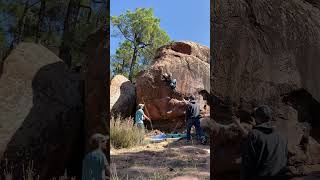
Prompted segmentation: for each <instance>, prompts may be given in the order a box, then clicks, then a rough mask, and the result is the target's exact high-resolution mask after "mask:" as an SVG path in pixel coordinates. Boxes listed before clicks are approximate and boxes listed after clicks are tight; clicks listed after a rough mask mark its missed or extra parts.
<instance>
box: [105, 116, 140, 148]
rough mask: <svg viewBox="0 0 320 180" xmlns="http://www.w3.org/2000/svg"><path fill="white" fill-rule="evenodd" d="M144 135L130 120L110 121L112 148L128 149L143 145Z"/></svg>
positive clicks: (113, 119) (118, 119)
mask: <svg viewBox="0 0 320 180" xmlns="http://www.w3.org/2000/svg"><path fill="white" fill-rule="evenodd" d="M143 139H144V133H143V131H141V130H140V129H139V128H138V127H137V126H135V125H133V120H132V119H131V118H128V119H123V120H122V119H121V118H117V119H115V118H112V119H111V121H110V142H111V145H112V147H114V148H130V147H133V146H136V145H139V144H142V143H143Z"/></svg>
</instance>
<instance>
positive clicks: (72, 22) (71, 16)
mask: <svg viewBox="0 0 320 180" xmlns="http://www.w3.org/2000/svg"><path fill="white" fill-rule="evenodd" d="M79 9H80V0H70V1H69V4H68V9H67V13H66V17H65V19H64V28H63V35H62V43H61V46H60V51H59V57H60V58H61V59H62V60H63V61H64V62H65V63H66V64H67V65H68V66H69V67H71V64H72V60H71V58H72V56H71V45H70V43H72V42H73V40H74V33H75V28H76V24H77V17H78V14H79Z"/></svg>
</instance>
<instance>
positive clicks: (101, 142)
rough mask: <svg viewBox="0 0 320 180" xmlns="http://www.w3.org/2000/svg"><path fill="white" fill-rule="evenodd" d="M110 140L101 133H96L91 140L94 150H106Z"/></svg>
mask: <svg viewBox="0 0 320 180" xmlns="http://www.w3.org/2000/svg"><path fill="white" fill-rule="evenodd" d="M108 139H109V137H108V136H105V135H103V134H100V133H96V134H94V135H92V136H91V138H90V144H91V146H92V148H94V149H98V148H99V149H106V147H107V146H106V145H107V140H108Z"/></svg>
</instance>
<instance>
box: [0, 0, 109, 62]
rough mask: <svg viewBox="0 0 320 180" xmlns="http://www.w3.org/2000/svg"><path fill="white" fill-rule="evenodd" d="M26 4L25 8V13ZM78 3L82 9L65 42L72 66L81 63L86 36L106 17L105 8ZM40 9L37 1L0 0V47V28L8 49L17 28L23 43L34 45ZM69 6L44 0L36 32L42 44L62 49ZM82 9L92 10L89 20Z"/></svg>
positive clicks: (86, 1)
mask: <svg viewBox="0 0 320 180" xmlns="http://www.w3.org/2000/svg"><path fill="white" fill-rule="evenodd" d="M27 1H28V6H27V7H28V8H27V12H26V13H24V12H25V9H26V2H27ZM79 1H80V2H81V5H82V6H81V7H80V9H79V13H78V21H77V22H76V26H75V32H73V33H72V34H73V35H74V38H73V40H72V41H70V42H66V43H67V44H68V45H70V47H71V55H72V64H73V65H77V64H79V63H82V61H83V60H84V58H83V57H85V54H84V52H85V48H86V44H85V42H86V41H87V37H88V35H89V34H91V33H93V32H95V31H96V30H98V29H99V28H101V27H102V25H103V23H104V22H105V17H106V8H105V6H106V4H103V3H94V2H93V1H92V0H79ZM40 5H41V3H40V1H39V0H10V1H9V0H0V10H1V14H0V15H1V16H2V17H4V18H3V19H4V20H3V19H1V18H0V43H1V27H2V28H3V31H5V32H7V34H6V35H5V36H6V37H7V38H6V39H7V40H8V42H6V44H7V45H6V46H7V47H9V46H10V44H11V42H12V41H13V40H14V38H15V37H17V35H18V32H19V28H20V29H22V33H21V34H22V37H21V38H22V41H31V42H35V40H36V36H37V32H38V31H37V29H38V22H39V11H40ZM68 5H69V0H67V1H64V0H59V1H57V0H45V9H44V18H43V22H42V24H41V25H40V26H41V28H40V32H39V35H40V40H39V42H40V43H41V44H43V45H45V46H48V47H54V48H57V49H58V48H59V47H60V46H61V43H62V36H63V28H64V23H65V19H66V15H67V10H68ZM84 6H87V7H90V8H91V10H92V11H91V16H89V9H88V8H84ZM22 20H23V21H22ZM19 22H20V23H21V22H23V23H22V24H23V28H21V27H20V26H19Z"/></svg>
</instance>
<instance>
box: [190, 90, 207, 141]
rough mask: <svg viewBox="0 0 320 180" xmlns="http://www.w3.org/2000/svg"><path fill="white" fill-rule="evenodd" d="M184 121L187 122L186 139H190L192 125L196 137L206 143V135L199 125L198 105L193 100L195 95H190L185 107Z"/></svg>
mask: <svg viewBox="0 0 320 180" xmlns="http://www.w3.org/2000/svg"><path fill="white" fill-rule="evenodd" d="M186 122H187V141H190V139H191V128H192V126H193V125H194V127H195V128H196V133H197V136H198V138H199V139H200V140H201V143H202V144H206V137H205V135H204V132H203V130H202V128H201V127H200V106H199V104H198V103H197V102H196V100H195V96H194V95H192V96H190V101H189V103H188V105H187V109H186Z"/></svg>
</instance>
